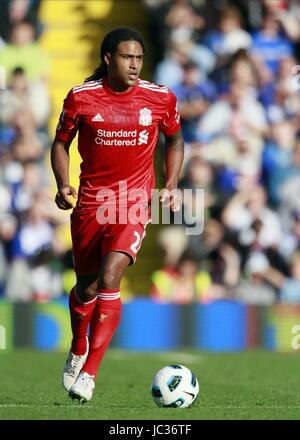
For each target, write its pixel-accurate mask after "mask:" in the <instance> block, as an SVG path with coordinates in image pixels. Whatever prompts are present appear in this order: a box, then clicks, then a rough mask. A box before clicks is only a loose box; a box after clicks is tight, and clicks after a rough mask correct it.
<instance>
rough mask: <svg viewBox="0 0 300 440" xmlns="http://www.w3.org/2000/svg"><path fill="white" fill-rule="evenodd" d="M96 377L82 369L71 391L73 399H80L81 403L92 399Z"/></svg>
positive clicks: (70, 394)
mask: <svg viewBox="0 0 300 440" xmlns="http://www.w3.org/2000/svg"><path fill="white" fill-rule="evenodd" d="M94 377H95V376H91V375H90V374H88V373H86V372H85V371H82V372H81V373H80V374H79V376H78V377H77V379H76V382H75V383H74V385H73V386H72V387H71V389H70V391H69V396H70V397H72V399H78V400H79V401H80V402H81V403H84V402H88V401H89V400H91V398H92V395H93V391H94V388H95V382H94Z"/></svg>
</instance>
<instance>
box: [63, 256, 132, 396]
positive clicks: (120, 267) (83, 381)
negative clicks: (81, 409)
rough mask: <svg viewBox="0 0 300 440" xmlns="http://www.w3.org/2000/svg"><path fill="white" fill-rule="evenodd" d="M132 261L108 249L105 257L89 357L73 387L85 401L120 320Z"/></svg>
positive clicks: (91, 328) (93, 321) (93, 318)
mask: <svg viewBox="0 0 300 440" xmlns="http://www.w3.org/2000/svg"><path fill="white" fill-rule="evenodd" d="M130 262H131V259H130V257H129V256H128V255H126V254H125V253H121V252H115V251H112V252H109V253H108V254H107V255H106V256H105V257H104V259H103V264H102V268H101V273H100V278H99V286H98V299H97V303H96V306H95V309H94V312H93V316H92V320H91V327H90V347H89V353H88V357H87V360H86V362H85V364H84V366H83V368H82V371H81V373H80V375H79V376H78V378H77V380H76V382H75V384H74V385H73V386H72V388H71V390H70V394H71V395H72V396H73V397H77V398H81V399H82V400H83V401H84V400H90V399H91V397H92V394H93V390H94V387H95V379H96V377H97V372H98V368H99V365H100V362H101V360H102V358H103V356H104V354H105V351H106V349H107V347H108V345H109V343H110V341H111V338H112V337H113V335H114V333H115V331H116V329H117V327H118V324H119V322H120V319H121V310H122V303H121V299H120V282H121V279H122V276H123V274H124V271H125V269H126V268H127V267H128V265H129V264H130Z"/></svg>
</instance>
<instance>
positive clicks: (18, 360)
mask: <svg viewBox="0 0 300 440" xmlns="http://www.w3.org/2000/svg"><path fill="white" fill-rule="evenodd" d="M65 357H66V355H65V354H62V353H52V352H49V353H48V352H47V353H45V352H43V353H41V352H37V351H33V350H19V351H14V352H11V353H7V352H2V353H1V354H0V366H1V367H0V371H1V395H0V420H5V419H48V420H56V419H77V420H78V419H80V420H84V419H85V420H95V419H98V420H99V419H106V420H117V419H123V420H124V419H131V420H137V419H152V420H171V419H174V420H192V419H197V420H199V419H211V420H217V419H235V420H237V419H247V420H253V419H299V418H300V393H299V358H298V355H297V354H283V353H271V352H264V351H255V352H243V353H222V354H220V353H218V354H214V353H204V352H197V351H185V352H184V353H183V352H176V353H175V352H168V353H134V352H125V351H121V350H115V349H111V350H109V351H108V353H107V355H106V357H105V359H104V361H103V363H102V366H101V369H100V373H99V376H98V379H97V385H96V389H95V391H94V396H93V399H92V400H91V401H90V403H86V404H84V405H80V404H78V403H77V402H73V401H72V400H71V399H70V398H69V397H68V395H67V393H66V392H65V391H64V390H63V388H62V386H61V383H60V382H61V370H62V367H63V365H64V362H65ZM170 363H181V364H183V365H186V366H187V367H189V368H191V369H192V370H193V371H194V373H195V374H196V375H197V377H198V380H199V382H200V395H199V398H198V400H197V401H196V403H195V405H194V406H193V407H192V408H188V409H180V408H178V409H174V408H166V409H163V408H158V407H156V406H155V404H154V402H153V401H152V398H151V396H150V392H149V388H150V382H151V379H152V376H153V375H154V373H155V372H156V371H157V370H158V369H159V368H161V367H163V366H164V365H168V364H170Z"/></svg>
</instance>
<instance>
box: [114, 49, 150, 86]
mask: <svg viewBox="0 0 300 440" xmlns="http://www.w3.org/2000/svg"><path fill="white" fill-rule="evenodd" d="M143 57H144V51H143V48H142V46H141V44H140V43H139V42H137V41H122V43H120V44H119V45H118V49H117V51H116V53H115V54H114V55H113V56H111V55H110V54H107V55H106V57H105V60H106V62H107V66H108V75H109V78H110V80H111V81H113V83H114V85H116V86H117V85H119V86H121V87H125V88H128V87H132V86H134V84H135V83H136V81H137V80H138V77H139V74H140V72H141V69H142V66H143Z"/></svg>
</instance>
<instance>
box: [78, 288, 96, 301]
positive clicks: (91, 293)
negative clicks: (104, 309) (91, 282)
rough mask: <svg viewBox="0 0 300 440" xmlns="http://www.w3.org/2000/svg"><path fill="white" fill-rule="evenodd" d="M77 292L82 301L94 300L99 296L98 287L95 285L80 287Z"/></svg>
mask: <svg viewBox="0 0 300 440" xmlns="http://www.w3.org/2000/svg"><path fill="white" fill-rule="evenodd" d="M76 293H77V295H78V296H79V299H80V300H81V301H82V302H88V301H92V300H93V299H94V298H96V296H97V288H96V287H95V286H87V287H78V286H77V289H76Z"/></svg>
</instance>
